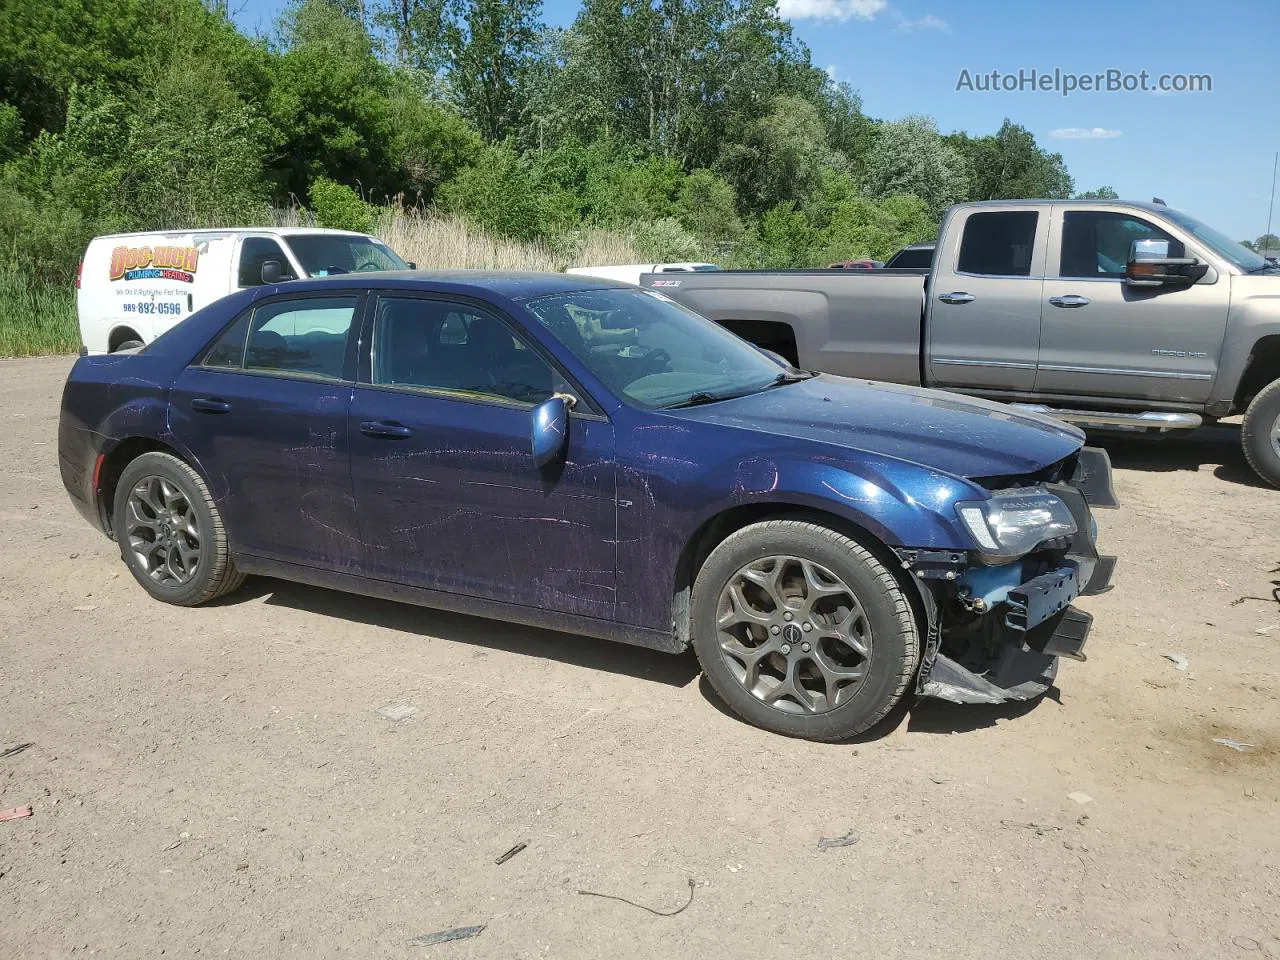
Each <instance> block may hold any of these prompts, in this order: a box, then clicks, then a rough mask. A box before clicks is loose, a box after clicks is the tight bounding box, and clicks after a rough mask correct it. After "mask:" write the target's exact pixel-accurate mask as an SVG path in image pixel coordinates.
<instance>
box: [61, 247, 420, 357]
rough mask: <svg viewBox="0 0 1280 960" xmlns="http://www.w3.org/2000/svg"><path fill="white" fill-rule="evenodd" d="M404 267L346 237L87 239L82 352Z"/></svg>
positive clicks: (80, 306) (130, 343)
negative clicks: (194, 317) (270, 292)
mask: <svg viewBox="0 0 1280 960" xmlns="http://www.w3.org/2000/svg"><path fill="white" fill-rule="evenodd" d="M409 268H410V265H409V264H407V263H405V261H404V260H401V259H400V257H399V256H397V255H396V253H395V252H394V251H393V250H392V249H391V248H390V247H388V246H387V245H386V244H384V243H383V242H382V241H381V240H378V239H377V238H375V237H371V236H368V235H367V234H363V233H354V232H351V231H349V230H324V229H320V228H313V227H242V228H234V229H226V230H169V231H152V232H150V233H119V234H114V235H111V236H104V237H94V238H93V239H92V240H91V241H89V247H88V249H87V250H85V254H84V258H83V259H82V260H81V261H80V267H79V270H78V272H77V274H76V312H77V314H78V315H79V320H80V342H81V345H82V346H81V351H80V352H81V353H82V354H99V353H115V352H116V351H119V350H134V349H137V348H138V347H142V346H144V345H146V344H148V343H150V342H151V341H152V340H154V339H155V338H156V337H158V336H160V334H162V333H164V332H165V331H166V330H168V329H169V328H170V327H172V326H174V325H175V324H177V323H178V322H179V321H180V320H185V319H186V318H187V317H189V316H190V315H191V314H192V313H194V312H196V311H197V310H199V309H201V308H202V307H205V306H208V305H209V304H211V303H213V302H214V301H215V300H218V299H220V298H222V297H225V296H227V294H230V293H235V292H236V291H237V290H246V289H248V288H250V287H259V286H262V285H264V284H274V283H277V282H279V281H281V280H293V279H297V278H300V277H323V276H328V275H330V274H338V273H358V272H362V271H369V270H407V269H409Z"/></svg>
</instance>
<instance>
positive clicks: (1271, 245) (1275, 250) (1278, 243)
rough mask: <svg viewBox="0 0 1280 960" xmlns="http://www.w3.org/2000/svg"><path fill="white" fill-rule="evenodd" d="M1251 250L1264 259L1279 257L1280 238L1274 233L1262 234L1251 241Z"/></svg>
mask: <svg viewBox="0 0 1280 960" xmlns="http://www.w3.org/2000/svg"><path fill="white" fill-rule="evenodd" d="M1253 249H1254V250H1255V251H1256V252H1257V253H1259V254H1260V255H1262V256H1264V257H1274V256H1277V255H1280V237H1277V236H1276V235H1275V234H1274V233H1264V234H1263V235H1262V236H1260V237H1259V238H1258V239H1257V240H1255V241H1253Z"/></svg>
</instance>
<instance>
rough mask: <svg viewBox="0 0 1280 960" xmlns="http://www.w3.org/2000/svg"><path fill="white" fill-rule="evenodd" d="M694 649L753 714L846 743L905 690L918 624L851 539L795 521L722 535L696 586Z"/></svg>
mask: <svg viewBox="0 0 1280 960" xmlns="http://www.w3.org/2000/svg"><path fill="white" fill-rule="evenodd" d="M691 607H692V609H691V613H692V618H693V631H692V633H693V647H694V650H695V652H696V653H697V655H698V661H699V663H701V664H702V669H703V672H704V673H705V674H706V676H707V680H708V681H709V682H710V683H711V686H712V687H714V688H715V691H716V692H717V693H718V694H719V695H720V696H721V697H722V698H723V699H724V701H725V703H727V704H728V705H729V707H730V708H731V709H732V710H733V711H734V712H735V713H736V714H738V716H740V717H742V718H743V719H744V720H746V721H747V722H749V723H753V724H755V725H756V726H759V727H763V728H764V729H766V730H771V731H773V732H775V733H781V734H785V735H787V736H791V737H802V738H804V739H807V740H824V741H833V740H845V739H848V738H849V737H852V736H855V735H856V734H859V733H862V732H863V731H865V730H867V729H869V728H870V727H872V726H874V725H875V724H876V723H878V722H879V721H880V720H882V719H883V718H884V717H885V715H886V714H888V712H889V711H890V710H891V709H892V708H893V706H894V705H895V704H896V703H897V702H898V701H899V700H901V699H902V696H903V694H904V693H905V692H906V690H907V686H908V684H909V683H910V682H911V678H912V677H913V676H914V675H915V672H916V668H917V667H918V665H919V658H920V631H919V629H918V627H917V624H916V618H915V614H914V612H913V610H912V608H911V604H910V603H909V602H908V600H907V596H906V594H905V593H904V592H903V590H902V587H901V586H900V585H899V583H898V581H897V579H896V578H895V577H894V575H893V573H892V572H890V570H889V569H888V568H887V567H886V566H885V565H884V564H883V563H881V562H880V561H879V560H878V559H877V558H876V557H875V555H874V554H872V553H871V552H870V551H869V550H867V549H866V548H865V547H863V546H862V545H861V544H859V543H858V542H857V541H855V540H853V539H852V538H850V537H847V536H845V535H843V534H840V533H837V532H835V531H834V530H830V529H828V528H826V527H823V526H819V525H818V524H815V523H809V522H806V521H802V520H767V521H765V522H763V523H755V524H752V525H750V526H748V527H744V528H742V529H741V530H739V531H737V532H736V533H733V534H731V535H730V536H729V537H727V538H726V539H725V540H724V542H723V543H721V544H720V545H719V546H718V547H716V549H715V550H713V551H712V552H711V555H710V556H709V557H707V560H706V562H705V563H704V564H703V565H702V569H701V570H699V571H698V576H697V579H696V581H695V582H694V585H693V594H692V598H691Z"/></svg>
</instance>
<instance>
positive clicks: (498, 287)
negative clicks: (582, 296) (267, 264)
mask: <svg viewBox="0 0 1280 960" xmlns="http://www.w3.org/2000/svg"><path fill="white" fill-rule="evenodd" d="M334 287H340V288H344V289H348V290H350V289H362V290H363V289H368V288H370V287H377V288H379V289H382V290H409V291H413V290H418V291H422V292H427V293H453V294H458V295H461V296H474V297H481V298H483V297H499V298H502V299H506V300H530V299H532V298H534V297H549V296H555V295H556V294H561V293H575V292H578V291H582V290H635V289H636V288H635V287H634V286H632V285H631V284H627V283H621V282H618V281H613V280H602V279H600V278H598V277H587V276H582V275H580V274H567V273H534V272H520V271H514V270H382V271H371V272H369V273H339V274H334V275H333V276H329V277H309V278H307V279H305V280H290V281H289V282H288V283H287V284H282V285H280V286H276V287H274V288H272V289H273V290H274V291H275V292H283V291H287V290H298V291H323V290H326V289H333V288H334Z"/></svg>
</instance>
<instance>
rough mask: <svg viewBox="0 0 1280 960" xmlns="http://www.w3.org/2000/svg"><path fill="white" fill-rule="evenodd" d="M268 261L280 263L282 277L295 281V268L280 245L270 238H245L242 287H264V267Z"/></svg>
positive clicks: (242, 249)
mask: <svg viewBox="0 0 1280 960" xmlns="http://www.w3.org/2000/svg"><path fill="white" fill-rule="evenodd" d="M268 260H278V261H280V269H281V271H282V274H281V276H282V277H283V278H287V279H293V268H292V267H290V266H289V258H288V257H286V256H285V254H284V250H282V249H281V248H280V244H278V243H276V242H275V241H274V240H272V239H271V238H270V237H245V238H244V242H243V243H242V244H240V286H242V287H260V286H262V265H263V264H264V263H266V262H267V261H268Z"/></svg>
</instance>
